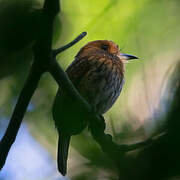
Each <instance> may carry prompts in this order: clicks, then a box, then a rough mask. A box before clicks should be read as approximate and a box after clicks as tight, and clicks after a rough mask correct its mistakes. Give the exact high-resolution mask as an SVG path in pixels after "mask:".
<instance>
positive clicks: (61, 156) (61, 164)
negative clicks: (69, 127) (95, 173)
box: [57, 134, 70, 176]
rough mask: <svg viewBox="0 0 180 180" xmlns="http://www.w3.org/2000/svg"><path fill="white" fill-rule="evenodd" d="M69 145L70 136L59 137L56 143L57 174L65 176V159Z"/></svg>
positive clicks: (61, 135)
mask: <svg viewBox="0 0 180 180" xmlns="http://www.w3.org/2000/svg"><path fill="white" fill-rule="evenodd" d="M69 143H70V136H68V135H63V134H60V135H59V141H58V157H57V159H58V169H59V172H60V173H61V174H62V175H63V176H65V175H66V171H67V158H68V149H69Z"/></svg>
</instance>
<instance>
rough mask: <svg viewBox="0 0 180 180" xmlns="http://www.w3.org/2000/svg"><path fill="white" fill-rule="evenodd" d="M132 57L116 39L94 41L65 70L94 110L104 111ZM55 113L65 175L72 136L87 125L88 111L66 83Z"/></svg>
mask: <svg viewBox="0 0 180 180" xmlns="http://www.w3.org/2000/svg"><path fill="white" fill-rule="evenodd" d="M132 59H138V57H136V56H133V55H129V54H125V53H122V52H121V51H120V50H119V47H118V45H117V44H116V43H114V42H113V41H110V40H96V41H91V42H88V43H87V44H86V45H85V46H83V47H82V48H81V49H80V50H79V52H78V53H77V55H76V56H75V58H74V61H73V62H72V63H71V64H70V65H69V66H68V68H67V69H66V73H67V75H68V77H69V79H70V80H71V81H72V83H73V85H74V86H75V88H76V89H77V90H78V92H79V93H80V94H81V96H82V97H83V98H84V99H85V100H86V101H87V102H88V103H89V104H90V106H91V107H92V109H93V111H94V113H96V114H97V115H103V114H104V113H106V112H107V111H108V110H109V109H110V108H111V107H112V105H113V104H114V103H115V101H116V100H117V98H118V96H119V95H120V92H121V90H122V87H123V85H124V82H125V79H124V73H125V63H126V62H128V61H129V60H132ZM52 114H53V119H54V121H55V126H56V128H57V131H58V134H59V140H58V152H57V161H58V162H57V163H58V170H59V172H60V173H61V174H62V175H63V176H65V175H66V172H67V158H68V149H69V143H70V138H71V136H72V135H76V134H78V133H80V132H81V131H82V130H83V129H84V128H85V127H87V126H88V117H87V116H88V115H87V112H86V111H84V109H83V107H82V105H80V104H78V102H77V101H76V100H75V99H74V98H73V96H71V95H69V94H67V92H66V91H65V90H64V89H63V87H59V89H58V91H57V94H56V96H55V100H54V103H53V111H52Z"/></svg>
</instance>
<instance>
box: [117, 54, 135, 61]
mask: <svg viewBox="0 0 180 180" xmlns="http://www.w3.org/2000/svg"><path fill="white" fill-rule="evenodd" d="M119 58H120V59H121V60H126V61H128V60H132V59H138V57H136V56H133V55H129V54H124V53H120V54H119Z"/></svg>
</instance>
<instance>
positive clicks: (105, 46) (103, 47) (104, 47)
mask: <svg viewBox="0 0 180 180" xmlns="http://www.w3.org/2000/svg"><path fill="white" fill-rule="evenodd" d="M101 48H102V49H103V50H105V51H107V50H108V48H109V46H108V45H106V44H103V45H102V46H101Z"/></svg>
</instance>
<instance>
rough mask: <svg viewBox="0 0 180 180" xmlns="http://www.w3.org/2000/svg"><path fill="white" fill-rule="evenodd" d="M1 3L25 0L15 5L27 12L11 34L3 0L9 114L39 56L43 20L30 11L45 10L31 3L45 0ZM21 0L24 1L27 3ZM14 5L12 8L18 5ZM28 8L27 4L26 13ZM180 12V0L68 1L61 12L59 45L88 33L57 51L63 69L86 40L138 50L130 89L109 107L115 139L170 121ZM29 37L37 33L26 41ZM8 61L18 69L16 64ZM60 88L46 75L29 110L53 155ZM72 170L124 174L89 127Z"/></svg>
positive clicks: (146, 133) (129, 73) (1, 110)
mask: <svg viewBox="0 0 180 180" xmlns="http://www.w3.org/2000/svg"><path fill="white" fill-rule="evenodd" d="M0 3H3V4H5V5H6V4H7V5H6V6H7V7H8V8H9V7H10V6H11V7H16V5H17V4H19V5H20V7H19V6H18V7H19V10H18V8H14V9H15V10H14V11H13V13H15V14H17V17H16V16H15V17H16V18H17V19H18V18H19V19H20V20H21V21H18V20H17V21H16V19H15V20H14V19H13V22H17V24H16V23H15V25H14V26H13V28H14V27H16V28H17V31H12V34H13V35H14V36H15V38H9V35H8V34H7V33H6V32H7V31H5V32H4V31H1V29H2V27H3V26H5V25H6V24H8V23H9V24H11V21H12V16H8V15H6V13H5V15H4V14H3V12H4V11H5V9H4V6H0V19H6V18H7V20H5V21H1V22H0V36H1V37H5V40H4V39H3V40H4V41H5V42H8V44H10V45H13V46H10V45H8V46H7V47H5V48H6V49H4V46H3V44H2V43H1V42H0V52H1V54H0V55H1V56H0V57H1V58H0V77H1V79H0V97H1V98H0V116H1V117H7V118H8V117H10V115H11V113H12V108H13V106H14V102H15V101H16V99H17V96H18V94H19V92H20V90H21V88H22V86H23V82H24V81H25V77H26V76H27V73H28V69H29V67H30V62H31V59H32V44H33V33H35V31H36V29H37V24H36V23H34V21H32V20H31V18H34V16H35V19H36V18H37V17H39V14H38V11H37V10H35V11H34V10H33V15H32V11H31V8H32V7H33V8H34V7H35V8H40V7H41V6H42V4H43V1H30V0H29V1H28V3H27V1H25V0H21V1H17V0H16V1H15V0H13V1H12V2H11V3H10V4H9V1H8V0H1V1H0ZM22 4H25V5H23V6H21V5H22ZM8 8H7V12H9V13H10V12H12V11H11V10H9V9H8ZM23 8H24V11H22V12H20V13H19V11H20V10H21V9H23ZM29 9H30V14H28V12H29ZM1 12H2V13H1ZM18 13H19V14H20V15H19V14H18ZM22 13H25V14H26V15H27V16H25V15H23V17H24V18H22ZM7 14H8V13H7ZM27 17H30V18H27ZM179 19H180V1H179V0H171V1H170V0H136V1H135V0H86V1H83V0H75V1H74V0H69V1H65V0H62V1H61V13H60V14H59V15H58V17H57V18H56V22H55V25H54V27H55V28H54V43H53V48H58V47H60V46H62V45H64V44H66V43H68V42H69V41H71V40H72V39H74V38H75V37H76V36H77V35H78V34H80V33H81V32H83V31H87V33H88V35H87V36H86V37H85V38H84V39H83V40H81V41H80V42H79V43H78V44H76V45H75V46H73V47H71V48H70V49H68V50H67V51H65V52H63V53H62V54H60V55H59V56H58V62H59V63H60V65H61V66H62V67H63V68H64V69H65V68H66V67H67V66H68V64H70V62H72V61H73V59H74V56H75V55H76V53H77V52H78V50H79V49H80V48H81V47H82V46H83V45H85V44H86V43H87V42H89V41H92V40H97V39H108V40H112V41H114V42H116V43H117V44H118V45H119V47H120V48H121V51H122V52H125V53H130V54H133V55H136V56H138V57H139V61H134V62H132V63H128V64H127V65H126V83H125V86H124V88H123V91H122V93H121V95H120V97H119V99H118V101H117V102H116V103H115V105H114V106H113V107H112V109H111V110H110V111H109V112H107V114H105V118H106V119H107V121H106V122H107V128H106V129H107V132H109V133H111V134H112V135H113V137H114V140H115V141H116V142H118V143H133V142H136V141H139V140H144V139H146V138H147V137H150V136H151V135H153V134H156V133H158V131H159V130H160V129H161V128H162V127H163V124H164V118H162V117H165V114H166V111H167V105H166V103H162V101H163V99H166V98H167V97H168V95H169V94H168V91H166V89H167V86H166V82H167V79H168V77H169V75H170V73H171V72H172V70H173V68H174V67H175V66H176V62H177V61H178V60H179V59H180V51H179V47H180V35H179V32H180V23H179ZM10 20H11V21H10ZM27 24H28V28H27ZM7 27H9V26H8V25H7ZM18 27H19V28H18ZM25 27H26V28H25ZM10 28H12V27H10ZM13 28H12V29H13ZM23 28H24V31H23V32H24V33H25V35H24V36H21V35H20V34H18V32H21V31H20V30H19V29H21V30H22V29H23ZM14 32H16V33H14ZM3 33H4V34H3ZM10 33H11V32H10ZM14 36H12V37H14ZM26 37H27V38H29V39H30V40H29V41H28V42H27V43H26V44H25V45H24V44H23V42H24V39H26ZM18 43H19V44H21V43H22V46H23V49H22V48H20V49H19V48H17V50H16V47H17V46H16V44H18ZM12 47H13V48H12ZM18 47H21V46H18ZM12 49H13V50H15V52H14V51H13V50H12ZM4 62H7V63H4ZM12 67H13V68H12ZM4 69H6V71H5V73H4V71H3V70H4ZM9 69H13V71H12V70H11V71H10V72H9ZM1 72H3V73H1ZM56 90H57V84H56V83H55V82H54V80H53V79H52V77H50V75H49V74H48V73H46V74H45V75H43V78H42V79H41V81H40V84H39V87H38V89H37V91H36V93H35V95H34V96H33V99H32V104H33V106H34V107H35V108H34V110H33V111H31V112H28V113H27V114H26V116H25V121H26V122H27V123H28V127H29V129H30V131H31V133H32V135H33V136H34V137H35V139H36V140H37V141H38V142H40V143H41V144H42V145H43V146H44V147H45V148H46V149H47V150H48V151H49V152H50V154H51V155H52V157H53V158H54V159H55V158H56V147H57V133H56V130H55V127H54V124H53V120H52V116H51V106H52V103H53V98H54V96H55V93H56ZM165 102H166V101H165ZM157 112H158V113H157ZM157 114H158V115H157ZM0 122H1V119H0ZM68 175H69V176H70V177H71V178H72V179H74V180H81V179H87V180H90V179H91V180H92V179H117V176H118V172H117V170H116V168H115V166H114V164H113V162H112V161H111V160H110V159H109V158H108V157H107V156H106V155H105V154H104V153H103V152H102V151H101V149H100V148H99V146H98V145H97V144H96V142H95V141H94V140H93V139H92V137H91V135H90V134H89V132H88V131H87V130H85V131H84V132H83V133H82V134H81V135H78V136H76V137H73V140H72V143H71V148H70V160H69V172H68Z"/></svg>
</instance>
